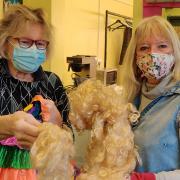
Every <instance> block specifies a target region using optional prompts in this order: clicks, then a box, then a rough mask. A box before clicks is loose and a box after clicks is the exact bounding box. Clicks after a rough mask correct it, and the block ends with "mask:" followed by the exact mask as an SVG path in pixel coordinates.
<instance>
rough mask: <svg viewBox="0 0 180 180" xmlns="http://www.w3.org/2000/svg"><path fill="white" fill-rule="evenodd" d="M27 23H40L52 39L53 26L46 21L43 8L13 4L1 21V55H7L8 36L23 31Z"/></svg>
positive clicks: (46, 35) (47, 36)
mask: <svg viewBox="0 0 180 180" xmlns="http://www.w3.org/2000/svg"><path fill="white" fill-rule="evenodd" d="M26 23H35V24H40V25H42V27H43V28H44V31H45V34H44V35H45V37H46V38H47V39H48V40H50V38H51V27H50V25H49V24H48V22H47V21H46V18H45V15H44V12H43V10H42V9H40V8H37V9H31V8H29V7H26V6H24V5H20V4H18V5H11V6H10V7H9V8H8V10H7V11H6V12H5V15H4V17H3V19H1V21H0V55H1V56H3V57H6V52H5V51H6V49H5V44H6V42H7V39H8V37H10V36H14V35H17V34H19V33H21V32H22V31H23V30H24V28H25V25H26Z"/></svg>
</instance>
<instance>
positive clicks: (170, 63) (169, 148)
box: [122, 16, 180, 180]
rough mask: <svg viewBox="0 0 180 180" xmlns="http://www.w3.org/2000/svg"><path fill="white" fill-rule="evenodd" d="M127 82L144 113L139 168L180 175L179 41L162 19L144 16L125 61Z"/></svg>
mask: <svg viewBox="0 0 180 180" xmlns="http://www.w3.org/2000/svg"><path fill="white" fill-rule="evenodd" d="M122 77H123V82H122V84H123V86H124V88H125V90H126V91H125V96H126V97H127V99H128V101H130V102H133V103H134V104H135V105H136V107H137V109H139V111H140V112H141V117H140V120H139V124H137V125H136V126H135V127H133V128H134V134H135V143H136V145H137V147H138V150H139V154H140V157H141V159H142V164H138V165H137V167H136V171H137V172H153V173H156V174H155V175H156V179H158V180H160V179H161V178H162V179H164V180H165V179H173V178H174V179H180V172H179V171H178V170H177V169H180V163H179V160H180V147H179V121H180V42H179V38H178V36H177V33H176V32H175V30H174V29H173V27H172V25H171V24H170V23H169V22H168V21H167V20H165V19H164V18H162V17H159V16H153V17H148V18H145V19H144V20H142V21H141V22H140V23H139V25H138V26H137V28H136V29H135V31H134V34H133V36H132V39H131V42H130V44H129V47H128V49H127V52H126V56H125V59H124V72H123V75H122Z"/></svg>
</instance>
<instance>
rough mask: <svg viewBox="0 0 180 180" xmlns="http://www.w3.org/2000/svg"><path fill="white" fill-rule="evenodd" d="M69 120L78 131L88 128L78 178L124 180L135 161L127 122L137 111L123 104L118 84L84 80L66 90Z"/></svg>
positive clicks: (84, 179)
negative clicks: (88, 133)
mask: <svg viewBox="0 0 180 180" xmlns="http://www.w3.org/2000/svg"><path fill="white" fill-rule="evenodd" d="M69 99H70V104H71V111H70V116H69V118H70V120H71V122H72V124H73V125H74V126H75V128H76V129H77V130H79V131H83V130H85V129H90V130H91V140H90V142H89V146H88V151H87V155H86V164H85V165H84V166H83V169H82V173H81V174H80V176H78V177H77V179H78V180H110V179H113V180H124V179H126V178H129V174H130V173H131V172H132V171H133V170H134V168H135V165H136V158H137V151H136V148H135V145H134V135H133V132H132V130H131V125H130V123H135V122H136V121H137V119H138V117H139V113H138V112H137V110H136V109H135V108H134V107H133V106H132V104H129V103H128V104H127V103H126V102H125V101H124V99H123V95H122V88H120V87H118V86H108V87H107V86H104V85H102V84H101V83H100V82H99V81H93V80H87V81H85V82H83V83H82V84H80V85H79V86H78V88H77V89H76V90H75V91H72V92H71V93H70V94H69Z"/></svg>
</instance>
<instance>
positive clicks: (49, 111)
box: [41, 99, 62, 126]
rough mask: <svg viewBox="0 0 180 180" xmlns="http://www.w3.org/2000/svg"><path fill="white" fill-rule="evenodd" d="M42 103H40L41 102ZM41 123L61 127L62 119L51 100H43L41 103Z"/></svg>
mask: <svg viewBox="0 0 180 180" xmlns="http://www.w3.org/2000/svg"><path fill="white" fill-rule="evenodd" d="M41 103H42V102H41ZM42 118H43V121H48V122H51V123H53V124H56V125H58V126H61V125H62V117H61V114H60V112H59V111H58V109H57V107H56V105H55V103H54V102H53V101H52V100H49V99H44V100H43V103H42Z"/></svg>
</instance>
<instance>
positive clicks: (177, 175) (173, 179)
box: [155, 170, 180, 180]
mask: <svg viewBox="0 0 180 180" xmlns="http://www.w3.org/2000/svg"><path fill="white" fill-rule="evenodd" d="M155 176H156V180H180V170H174V171H168V172H165V171H162V172H160V173H157V174H156V175H155Z"/></svg>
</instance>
